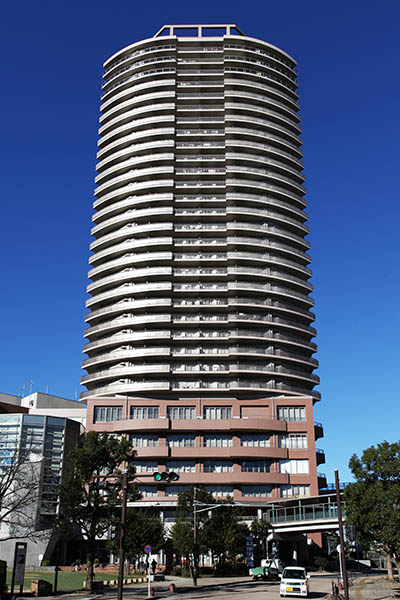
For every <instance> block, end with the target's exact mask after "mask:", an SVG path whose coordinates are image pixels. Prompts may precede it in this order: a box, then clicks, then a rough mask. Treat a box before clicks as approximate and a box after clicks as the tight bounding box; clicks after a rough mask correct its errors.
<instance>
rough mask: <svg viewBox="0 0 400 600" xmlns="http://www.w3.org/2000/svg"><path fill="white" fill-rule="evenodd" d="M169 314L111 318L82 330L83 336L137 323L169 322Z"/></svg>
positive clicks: (107, 332)
mask: <svg viewBox="0 0 400 600" xmlns="http://www.w3.org/2000/svg"><path fill="white" fill-rule="evenodd" d="M170 322H171V315H167V314H158V313H156V314H154V313H152V314H151V315H137V316H133V315H132V316H130V317H123V318H122V317H121V318H117V319H113V320H112V321H106V322H103V323H99V324H98V325H94V326H93V327H88V328H87V329H85V331H84V336H85V337H86V338H89V339H90V338H91V337H92V336H95V335H98V334H99V333H101V334H104V335H105V334H108V335H110V333H111V332H112V331H118V330H120V329H126V328H127V327H138V326H139V325H147V324H149V323H150V324H153V323H154V324H155V325H158V324H159V323H168V324H169V323H170Z"/></svg>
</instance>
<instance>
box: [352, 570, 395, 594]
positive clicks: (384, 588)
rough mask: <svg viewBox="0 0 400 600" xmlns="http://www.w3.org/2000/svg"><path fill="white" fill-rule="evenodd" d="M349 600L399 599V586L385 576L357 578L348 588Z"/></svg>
mask: <svg viewBox="0 0 400 600" xmlns="http://www.w3.org/2000/svg"><path fill="white" fill-rule="evenodd" d="M349 596H350V599H351V600H385V599H387V598H395V597H397V596H399V597H400V584H399V583H398V582H394V583H391V582H390V581H388V580H387V579H386V576H385V575H376V576H374V575H369V576H367V577H364V576H362V577H358V578H357V579H355V580H354V584H353V585H352V586H350V587H349Z"/></svg>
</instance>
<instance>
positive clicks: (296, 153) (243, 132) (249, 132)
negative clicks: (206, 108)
mask: <svg viewBox="0 0 400 600" xmlns="http://www.w3.org/2000/svg"><path fill="white" fill-rule="evenodd" d="M238 135H240V136H243V137H244V138H245V140H247V141H248V142H253V140H252V138H255V139H256V142H257V143H260V142H261V143H263V144H265V142H267V141H271V142H275V143H276V144H277V145H278V147H281V146H283V149H284V150H285V151H286V152H288V153H290V151H292V155H293V158H294V159H296V158H297V159H299V158H301V157H302V156H303V152H302V151H301V149H300V148H299V146H296V144H293V143H291V142H290V141H289V140H286V139H285V138H283V137H282V136H279V135H274V134H273V133H270V132H269V131H266V130H265V131H262V130H260V129H259V128H257V127H255V128H253V129H249V128H248V127H244V126H243V127H238V126H236V125H228V124H227V125H226V126H225V136H226V139H227V144H228V140H229V136H232V137H231V138H230V139H231V140H232V141H235V140H236V139H237V136H238Z"/></svg>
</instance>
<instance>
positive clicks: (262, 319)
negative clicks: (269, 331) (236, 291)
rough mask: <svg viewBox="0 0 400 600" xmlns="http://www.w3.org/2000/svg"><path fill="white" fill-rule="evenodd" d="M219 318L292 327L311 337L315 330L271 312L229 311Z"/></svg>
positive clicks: (236, 321)
mask: <svg viewBox="0 0 400 600" xmlns="http://www.w3.org/2000/svg"><path fill="white" fill-rule="evenodd" d="M205 318H206V317H202V320H203V319H205ZM221 318H227V320H228V321H229V322H230V323H242V324H244V323H247V324H249V325H253V324H254V325H257V326H259V325H261V324H267V325H273V326H274V327H275V326H277V327H282V329H283V328H287V329H289V330H292V329H294V330H295V331H296V332H301V333H304V334H305V335H309V336H311V337H314V336H315V335H316V334H317V332H316V330H315V328H314V327H309V326H306V325H304V324H303V323H301V321H294V320H292V319H287V318H284V319H282V318H281V317H276V316H275V315H273V314H271V313H267V314H250V313H236V314H232V313H229V314H228V315H227V316H226V317H221Z"/></svg>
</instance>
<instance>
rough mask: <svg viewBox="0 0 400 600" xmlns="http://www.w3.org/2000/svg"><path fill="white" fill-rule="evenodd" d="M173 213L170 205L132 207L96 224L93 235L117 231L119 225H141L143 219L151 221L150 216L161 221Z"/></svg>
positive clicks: (170, 216)
mask: <svg viewBox="0 0 400 600" xmlns="http://www.w3.org/2000/svg"><path fill="white" fill-rule="evenodd" d="M172 214H173V208H172V207H169V206H156V207H155V208H142V209H136V208H131V209H128V210H125V211H124V212H122V213H120V214H118V215H116V216H114V217H111V218H110V219H106V220H104V221H102V222H101V223H99V224H98V225H95V226H94V227H93V228H92V231H91V234H92V236H93V237H100V236H101V235H106V234H107V232H110V231H111V232H112V231H115V230H116V229H117V227H118V225H119V226H126V225H128V224H134V226H139V225H140V224H141V220H145V221H149V218H154V219H155V220H154V222H156V221H157V220H159V221H161V220H162V219H165V218H167V217H169V219H171V218H172ZM131 226H132V225H131Z"/></svg>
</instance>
